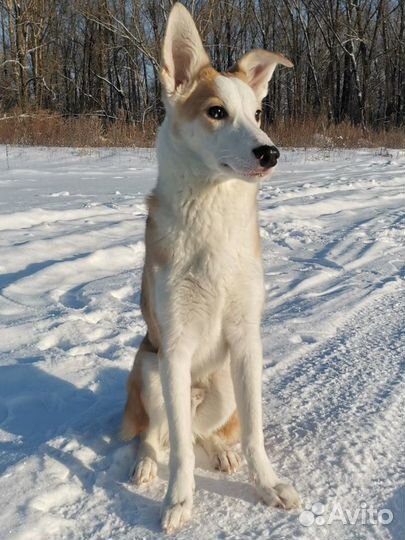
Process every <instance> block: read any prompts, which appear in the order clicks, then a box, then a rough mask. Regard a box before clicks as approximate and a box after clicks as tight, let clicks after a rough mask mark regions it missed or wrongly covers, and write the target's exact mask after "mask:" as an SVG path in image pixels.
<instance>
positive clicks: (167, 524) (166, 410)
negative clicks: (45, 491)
mask: <svg viewBox="0 0 405 540" xmlns="http://www.w3.org/2000/svg"><path fill="white" fill-rule="evenodd" d="M278 64H282V65H284V66H287V67H292V63H291V62H290V61H289V60H287V58H285V57H284V56H282V55H281V54H276V53H271V52H267V51H264V50H253V51H251V52H249V53H247V54H245V55H244V56H243V57H242V58H241V59H240V60H239V61H238V62H237V64H236V65H235V66H234V67H233V68H232V69H230V71H229V72H227V73H219V72H218V71H216V70H215V69H214V68H213V67H212V65H211V63H210V60H209V58H208V56H207V53H206V52H205V50H204V47H203V44H202V41H201V38H200V35H199V33H198V30H197V28H196V26H195V23H194V21H193V19H192V17H191V15H190V13H189V12H188V11H187V9H186V8H185V7H184V6H182V5H181V4H180V3H176V4H175V5H174V6H173V8H172V10H171V12H170V15H169V18H168V21H167V28H166V33H165V37H164V42H163V49H162V66H161V73H160V78H161V83H162V88H163V99H164V103H165V108H166V116H165V119H164V121H163V124H162V126H161V127H160V130H159V134H158V140H157V157H158V180H157V185H156V187H155V189H154V191H153V192H152V194H151V195H150V197H149V199H148V210H149V212H148V217H147V221H146V231H145V246H146V251H145V264H144V270H143V277H142V295H141V308H142V314H143V317H144V319H145V322H146V325H147V333H146V335H145V337H144V339H143V341H142V344H141V346H140V348H139V350H138V352H137V354H136V357H135V361H134V365H133V368H132V371H131V373H130V376H129V379H128V396H127V403H126V406H125V411H124V418H123V425H122V434H123V437H124V438H125V439H132V438H133V437H135V436H137V435H140V439H141V440H140V447H139V450H138V454H137V459H136V462H135V465H134V468H133V479H134V481H135V482H136V483H137V484H142V483H147V482H150V481H151V480H152V479H153V478H154V477H155V476H156V474H157V462H158V459H159V452H160V450H161V449H162V447H163V446H164V445H165V444H166V443H167V440H169V445H170V457H169V471H170V475H169V482H168V488H167V492H166V496H165V498H164V501H163V506H162V513H161V523H162V528H163V530H164V531H166V532H168V533H171V532H173V531H175V530H176V529H178V528H180V527H182V526H184V525H185V524H186V523H187V522H188V521H189V520H190V518H191V512H192V501H193V491H194V479H193V468H194V461H195V457H194V450H193V443H197V444H201V445H202V446H203V448H204V449H205V451H206V452H207V453H208V455H209V456H210V458H211V460H212V463H213V465H215V466H216V467H217V468H219V469H220V470H222V471H225V472H229V473H231V472H233V471H235V470H237V469H238V467H239V465H240V458H239V455H238V454H237V452H236V451H235V450H234V448H233V445H234V444H235V443H236V442H237V441H238V440H239V438H240V441H241V447H242V450H243V454H244V456H245V459H246V461H247V465H248V469H249V473H250V476H251V478H252V479H253V481H254V484H255V486H256V489H257V492H258V493H259V495H260V497H261V498H262V499H263V501H264V502H265V503H267V504H268V505H270V506H274V507H281V508H284V509H294V508H298V507H299V506H300V499H299V496H298V494H297V492H296V490H295V489H294V487H293V486H292V485H290V484H287V483H283V482H281V481H280V479H279V477H278V476H277V474H276V473H275V471H274V470H273V467H272V465H271V463H270V461H269V458H268V456H267V454H266V450H265V447H264V437H263V426H262V403H261V377H262V363H263V358H262V345H261V336H260V321H261V313H262V307H263V303H264V283H263V268H262V257H261V246H260V236H259V226H258V217H257V206H256V204H257V203H256V195H257V191H258V185H259V182H260V181H264V180H267V179H268V178H269V177H270V176H271V173H272V170H273V168H274V166H275V165H276V163H277V160H278V158H279V155H280V154H279V151H278V149H277V148H276V147H275V146H274V144H273V142H272V141H271V139H270V138H269V137H268V135H267V134H266V133H264V131H262V130H261V129H260V127H259V124H260V115H261V102H262V100H263V98H264V97H265V96H266V95H267V92H268V83H269V81H270V79H271V77H272V75H273V72H274V70H275V68H276V66H277V65H278Z"/></svg>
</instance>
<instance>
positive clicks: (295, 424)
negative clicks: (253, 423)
mask: <svg viewBox="0 0 405 540" xmlns="http://www.w3.org/2000/svg"><path fill="white" fill-rule="evenodd" d="M404 312H405V295H404V290H403V289H400V288H397V290H396V291H391V292H389V293H388V294H386V295H379V296H378V297H377V298H375V299H374V300H373V301H371V302H369V303H368V304H367V305H366V306H365V307H363V308H362V309H361V310H360V311H359V312H358V313H357V314H356V315H355V316H354V317H352V318H350V319H349V320H348V321H346V324H345V325H344V327H343V328H342V329H341V330H340V331H338V333H337V335H336V336H335V337H334V338H332V339H330V340H329V341H327V343H326V344H324V345H323V346H321V347H320V348H318V349H317V350H316V351H313V352H312V353H310V354H309V355H307V356H306V357H303V358H302V359H301V361H300V363H299V364H298V365H297V366H296V367H295V368H293V369H291V370H290V371H289V372H288V373H284V374H283V375H281V376H279V377H276V378H275V379H274V380H271V379H270V380H269V382H268V384H267V387H266V391H265V396H268V400H267V403H266V411H267V415H268V417H269V418H270V420H269V426H268V428H267V430H266V434H267V440H268V445H269V447H270V448H271V449H273V452H272V453H273V454H274V455H275V458H276V461H279V460H280V459H282V460H283V461H282V463H279V466H280V467H282V470H284V471H288V474H289V476H290V477H292V479H293V480H295V481H296V482H297V483H298V485H299V487H300V489H301V492H302V494H303V495H304V496H305V498H306V500H307V501H308V500H309V501H310V502H311V503H314V502H318V501H321V502H323V503H324V504H326V505H328V504H329V506H330V507H331V506H333V504H336V503H337V502H339V503H340V504H341V506H342V507H343V508H347V509H349V510H350V509H352V508H353V507H354V508H356V507H359V506H360V503H361V502H362V501H366V502H367V504H368V505H369V506H373V507H374V508H376V509H381V508H385V507H386V504H387V501H388V500H389V499H390V496H391V495H392V486H393V485H395V484H396V483H402V484H405V477H404V476H402V477H400V476H399V474H400V473H399V472H398V463H401V462H402V463H403V461H404V457H403V453H404V449H405V426H404V423H403V411H404V410H405V333H404V332H403V313H404ZM273 397H274V399H273ZM277 411H283V414H282V415H280V413H279V412H278V414H277ZM273 412H275V413H276V416H275V417H274V416H273ZM393 471H394V472H393ZM376 485H378V490H377V492H376V489H375V486H376ZM397 518H398V519H399V518H400V516H397ZM367 527H368V533H367V534H369V535H370V536H368V538H371V537H372V538H373V540H377V539H379V538H381V539H383V538H386V534H387V530H386V529H384V527H382V526H381V525H373V524H371V523H370V524H369V525H367ZM363 530H364V527H363ZM311 534H314V531H312V532H310V531H309V536H308V538H313V536H311ZM339 534H342V532H341V530H340V529H339V524H336V523H333V524H331V525H330V529H329V530H328V535H329V536H327V538H328V539H329V540H332V539H335V538H336V540H338V539H339V538H340V536H339ZM355 537H357V536H353V538H355ZM303 538H304V537H303ZM359 538H365V536H359Z"/></svg>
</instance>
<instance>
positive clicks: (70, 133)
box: [0, 113, 156, 147]
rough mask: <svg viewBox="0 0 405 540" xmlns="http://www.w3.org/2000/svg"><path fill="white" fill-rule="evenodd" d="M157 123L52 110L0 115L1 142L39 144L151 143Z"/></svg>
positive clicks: (79, 145)
mask: <svg viewBox="0 0 405 540" xmlns="http://www.w3.org/2000/svg"><path fill="white" fill-rule="evenodd" d="M155 137H156V126H154V125H152V126H145V127H144V129H142V128H141V127H140V126H137V125H133V124H129V123H127V122H125V121H123V120H119V121H117V122H114V123H109V124H107V125H106V124H105V123H104V122H103V120H102V119H101V118H98V117H96V116H81V117H79V118H63V117H62V116H60V115H55V114H47V113H40V114H13V115H10V116H8V117H6V116H4V117H2V118H0V144H21V145H39V146H74V147H101V146H108V147H110V146H117V147H118V146H142V147H147V146H152V145H153V144H154V140H155Z"/></svg>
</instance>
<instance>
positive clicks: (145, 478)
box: [130, 456, 157, 486]
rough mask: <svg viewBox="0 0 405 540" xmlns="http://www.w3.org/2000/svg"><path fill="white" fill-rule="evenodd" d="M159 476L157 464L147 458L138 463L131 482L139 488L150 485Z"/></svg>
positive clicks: (133, 470) (134, 468)
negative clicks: (142, 485)
mask: <svg viewBox="0 0 405 540" xmlns="http://www.w3.org/2000/svg"><path fill="white" fill-rule="evenodd" d="M156 476H157V463H156V461H155V460H154V459H152V458H150V457H148V456H145V457H143V458H141V459H140V460H139V461H137V462H136V463H135V465H134V467H133V469H132V471H131V475H130V477H131V480H132V482H134V484H136V485H137V486H140V485H141V484H148V483H149V482H151V481H152V480H154V479H155V478H156Z"/></svg>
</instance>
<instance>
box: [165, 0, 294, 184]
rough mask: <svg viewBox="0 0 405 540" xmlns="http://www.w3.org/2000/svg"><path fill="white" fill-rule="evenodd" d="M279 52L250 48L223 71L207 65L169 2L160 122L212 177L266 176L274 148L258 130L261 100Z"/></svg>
mask: <svg viewBox="0 0 405 540" xmlns="http://www.w3.org/2000/svg"><path fill="white" fill-rule="evenodd" d="M277 64H283V65H284V66H287V67H292V63H291V62H290V61H289V60H287V58H285V57H284V56H282V55H281V54H276V53H271V52H267V51H264V50H253V51H251V52H249V53H247V54H245V55H244V56H243V57H242V58H241V59H240V60H239V62H238V63H237V64H236V65H235V66H234V67H233V68H232V69H231V70H230V71H229V72H227V73H219V72H218V71H216V70H215V69H214V68H213V67H212V66H211V62H210V59H209V58H208V56H207V53H206V52H205V50H204V47H203V44H202V41H201V38H200V36H199V33H198V30H197V28H196V26H195V24H194V21H193V19H192V17H191V15H190V13H189V12H188V11H187V9H186V8H185V7H184V6H182V5H181V4H179V3H177V4H175V5H174V7H173V9H172V11H171V13H170V16H169V20H168V22H167V29H166V35H165V38H164V43H163V50H162V69H161V74H160V76H161V82H162V85H163V90H164V101H165V105H166V114H167V119H166V122H168V123H169V129H171V130H172V134H173V136H174V137H175V138H177V141H178V142H179V143H181V145H182V147H185V148H186V149H187V151H188V153H189V154H191V155H193V157H194V159H195V160H196V161H198V160H199V161H200V163H199V164H198V165H199V168H201V167H202V168H204V167H205V168H206V169H207V170H206V171H205V172H206V173H207V176H210V177H214V178H241V179H243V180H250V181H252V180H253V181H254V180H259V179H263V178H265V177H268V176H269V175H270V173H271V170H272V168H273V167H274V166H275V165H276V163H277V159H278V157H279V155H280V154H279V151H278V149H277V148H276V147H275V146H274V144H273V142H272V141H271V139H270V138H269V137H268V135H267V134H266V133H265V132H264V131H262V130H261V129H260V116H261V102H262V100H263V98H264V97H265V96H266V95H267V92H268V82H269V81H270V79H271V77H272V75H273V72H274V70H275V68H276V66H277Z"/></svg>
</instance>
